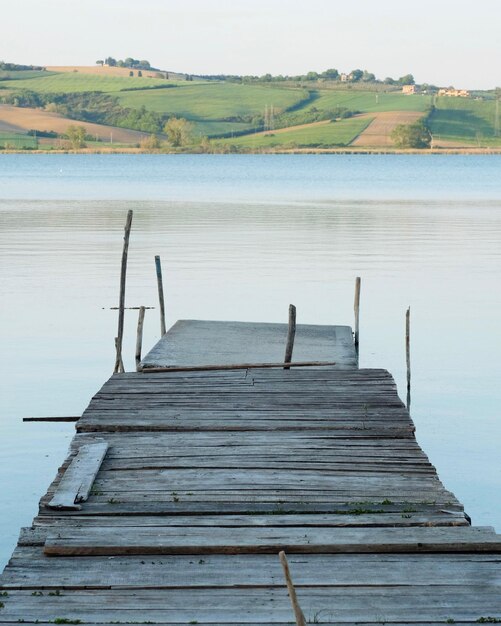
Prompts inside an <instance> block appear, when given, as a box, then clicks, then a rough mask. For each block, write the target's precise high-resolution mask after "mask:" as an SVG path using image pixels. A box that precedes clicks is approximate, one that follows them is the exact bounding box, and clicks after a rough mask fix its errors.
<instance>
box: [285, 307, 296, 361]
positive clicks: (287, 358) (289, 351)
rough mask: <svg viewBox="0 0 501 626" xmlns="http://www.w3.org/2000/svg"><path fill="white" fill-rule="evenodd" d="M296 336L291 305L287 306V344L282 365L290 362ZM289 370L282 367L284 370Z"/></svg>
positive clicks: (293, 311)
mask: <svg viewBox="0 0 501 626" xmlns="http://www.w3.org/2000/svg"><path fill="white" fill-rule="evenodd" d="M295 336H296V307H295V306H294V305H293V304H289V328H288V330H287V344H286V346H285V358H284V363H290V362H291V361H292V350H293V349H294V337H295ZM288 369H290V368H289V367H287V366H286V367H284V370H288Z"/></svg>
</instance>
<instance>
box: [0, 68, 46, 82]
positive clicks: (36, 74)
mask: <svg viewBox="0 0 501 626" xmlns="http://www.w3.org/2000/svg"><path fill="white" fill-rule="evenodd" d="M52 75H53V72H46V71H41V70H22V71H21V70H0V80H2V79H3V78H8V79H9V80H26V79H30V78H42V77H45V76H52Z"/></svg>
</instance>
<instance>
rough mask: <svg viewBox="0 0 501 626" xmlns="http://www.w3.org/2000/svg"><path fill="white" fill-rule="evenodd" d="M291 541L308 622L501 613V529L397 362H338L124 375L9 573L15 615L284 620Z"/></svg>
mask: <svg viewBox="0 0 501 626" xmlns="http://www.w3.org/2000/svg"><path fill="white" fill-rule="evenodd" d="M93 446H98V447H99V448H95V447H93ZM103 451H104V452H105V455H104V459H103V460H102V462H101V457H102V453H103ZM79 452H80V453H79ZM79 472H80V475H79ZM96 473H97V474H96ZM89 475H90V476H92V478H94V475H95V480H93V482H92V487H91V488H90V490H87V489H83V490H82V485H84V486H87V485H88V483H89ZM72 493H74V495H75V497H74V499H73V500H72V496H71V494H72ZM68 498H69V499H68ZM281 549H285V550H286V552H287V554H288V557H289V563H290V567H291V573H292V577H293V580H294V583H295V585H296V590H297V595H298V599H299V602H300V604H301V607H302V610H303V612H304V614H305V616H306V619H307V620H308V621H309V622H311V623H325V624H345V623H346V624H355V623H356V624H393V625H395V626H397V625H400V624H402V625H403V624H423V625H424V624H430V625H431V624H434V625H435V624H445V623H453V622H452V620H453V621H454V622H456V623H461V624H474V623H477V622H478V620H482V619H487V618H491V619H492V618H496V619H499V618H501V593H500V592H501V568H500V564H501V537H500V536H499V535H496V534H495V533H494V531H493V530H492V529H490V528H476V527H472V526H470V524H469V520H468V518H467V516H465V514H464V512H463V507H462V505H461V504H460V503H459V502H458V501H457V499H456V498H455V496H454V495H453V494H452V493H450V492H449V491H447V489H446V488H445V487H444V486H443V485H442V483H441V482H440V480H439V478H438V476H437V474H436V471H435V468H434V467H433V466H432V465H431V464H430V462H429V460H428V458H427V457H426V455H425V454H424V452H423V451H422V450H421V448H420V447H419V445H418V444H417V442H416V439H415V436H414V425H413V423H412V420H411V419H410V417H409V414H408V412H407V410H406V409H405V407H404V405H403V404H402V402H401V401H400V399H399V398H398V396H397V392H396V388H395V384H394V381H393V379H392V377H391V376H390V374H389V373H388V372H386V371H384V370H357V369H349V370H342V369H341V370H339V369H328V368H324V369H318V370H308V369H291V370H288V371H287V370H283V369H273V370H261V369H255V370H230V371H215V372H214V371H212V372H177V373H173V372H169V373H157V374H153V373H130V374H119V375H115V376H113V377H112V378H111V379H110V380H109V381H108V382H107V383H106V384H105V385H104V386H103V388H102V389H101V390H100V391H99V392H98V393H97V394H96V395H95V396H94V398H93V399H92V401H91V403H90V405H89V407H88V409H87V410H86V411H85V413H84V414H83V416H82V418H81V419H80V420H79V422H78V423H77V434H76V436H75V437H74V439H73V442H72V444H71V449H70V454H69V456H68V458H67V460H66V461H65V463H64V464H63V466H62V468H61V470H60V472H59V474H58V476H57V478H56V479H55V481H54V483H53V484H52V485H51V486H50V488H49V490H48V492H47V493H46V494H45V496H44V497H43V498H42V500H41V505H40V512H39V515H38V516H37V517H36V518H35V520H34V522H33V526H32V527H31V528H28V529H23V531H22V532H21V536H20V539H19V544H18V546H17V548H16V549H15V551H14V554H13V556H12V559H11V560H10V562H9V564H8V566H7V568H6V569H5V572H4V574H3V575H2V577H1V578H0V583H1V588H2V591H3V593H4V596H3V597H1V598H0V599H1V605H2V608H0V624H12V623H17V622H26V623H34V622H36V623H39V624H48V623H80V622H81V623H92V624H105V623H107V624H109V623H160V624H171V625H180V624H211V625H213V626H214V625H217V624H221V625H223V624H224V625H229V624H231V625H239V624H242V625H243V624H245V625H247V626H249V625H256V626H257V625H258V624H260V625H262V624H269V625H271V624H273V625H280V626H285V624H291V623H293V620H294V615H293V612H292V609H291V605H290V601H289V598H288V596H287V590H286V587H285V581H284V578H283V574H282V570H281V566H280V563H279V560H278V556H277V553H278V551H279V550H281ZM77 621H78V622H77Z"/></svg>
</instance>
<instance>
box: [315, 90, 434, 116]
mask: <svg viewBox="0 0 501 626" xmlns="http://www.w3.org/2000/svg"><path fill="white" fill-rule="evenodd" d="M313 104H314V106H315V107H316V108H317V109H327V110H329V109H335V108H336V107H346V108H347V109H352V110H356V111H360V112H362V113H372V112H375V111H425V110H426V108H427V107H429V106H430V104H431V96H426V95H415V96H412V95H411V96H407V95H404V94H401V93H381V92H380V91H373V92H367V91H354V90H345V89H339V90H338V89H335V90H333V89H330V90H324V91H319V92H318V98H316V99H315V101H314V102H313Z"/></svg>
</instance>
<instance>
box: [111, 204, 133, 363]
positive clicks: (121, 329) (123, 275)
mask: <svg viewBox="0 0 501 626" xmlns="http://www.w3.org/2000/svg"><path fill="white" fill-rule="evenodd" d="M131 226H132V209H130V210H129V211H128V213H127V220H126V222H125V234H124V247H123V251H122V267H121V271H120V298H119V301H118V333H117V339H116V346H117V354H116V358H115V368H114V370H113V372H114V373H115V374H116V373H117V372H118V371H119V369H120V367H121V365H120V364H121V363H122V342H123V336H124V313H125V278H126V274H127V253H128V251H129V237H130V229H131ZM122 368H123V364H122Z"/></svg>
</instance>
